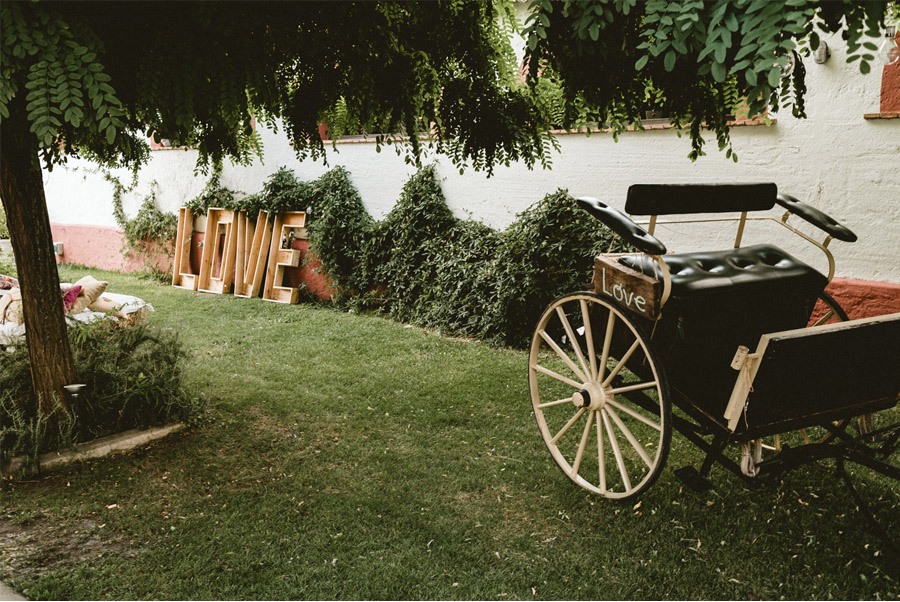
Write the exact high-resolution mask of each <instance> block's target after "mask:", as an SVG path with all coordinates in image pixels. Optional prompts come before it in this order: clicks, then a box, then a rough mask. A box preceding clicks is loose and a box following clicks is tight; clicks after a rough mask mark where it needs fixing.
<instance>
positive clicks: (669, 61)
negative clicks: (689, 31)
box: [663, 50, 678, 71]
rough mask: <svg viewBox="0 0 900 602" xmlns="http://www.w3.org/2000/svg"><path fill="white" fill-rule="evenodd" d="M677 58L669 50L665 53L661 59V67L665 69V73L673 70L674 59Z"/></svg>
mask: <svg viewBox="0 0 900 602" xmlns="http://www.w3.org/2000/svg"><path fill="white" fill-rule="evenodd" d="M676 58H678V57H677V55H676V54H675V51H674V50H670V51H669V52H667V53H666V56H665V58H663V66H664V67H665V68H666V71H671V70H672V69H674V68H675V59H676Z"/></svg>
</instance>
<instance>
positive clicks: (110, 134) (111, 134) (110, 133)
mask: <svg viewBox="0 0 900 602" xmlns="http://www.w3.org/2000/svg"><path fill="white" fill-rule="evenodd" d="M115 141H116V128H114V127H113V126H109V127H108V128H106V142H107V143H109V144H112V143H113V142H115Z"/></svg>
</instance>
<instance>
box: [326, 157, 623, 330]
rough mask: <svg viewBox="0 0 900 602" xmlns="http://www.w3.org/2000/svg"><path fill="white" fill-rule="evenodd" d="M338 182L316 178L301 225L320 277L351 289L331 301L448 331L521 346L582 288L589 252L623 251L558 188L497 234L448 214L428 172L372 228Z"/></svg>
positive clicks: (413, 181)
mask: <svg viewBox="0 0 900 602" xmlns="http://www.w3.org/2000/svg"><path fill="white" fill-rule="evenodd" d="M335 171H336V170H335ZM330 173H334V172H330ZM341 178H342V179H341V180H340V186H339V187H338V186H333V187H329V186H328V185H326V184H325V179H324V178H323V179H322V180H320V181H319V185H320V187H321V188H323V189H329V188H330V189H331V193H330V194H325V193H321V194H320V195H319V196H318V204H317V205H316V207H317V210H316V213H315V215H314V217H313V219H312V223H311V231H312V232H317V234H316V236H315V237H312V240H311V246H312V248H313V250H314V251H315V252H316V253H318V254H319V255H320V256H321V257H322V262H323V271H324V272H325V273H326V274H327V275H328V276H329V277H330V278H331V279H332V281H333V282H335V283H338V289H339V290H340V284H342V283H345V282H352V283H353V286H352V291H350V294H347V293H346V291H344V292H342V294H340V295H338V296H337V300H338V301H341V302H348V301H349V302H350V303H351V304H352V303H360V304H364V305H368V306H376V307H380V308H381V309H382V310H384V311H386V312H388V313H389V314H390V315H391V316H392V317H393V318H395V319H397V320H401V321H404V322H411V323H415V324H419V325H422V326H428V327H432V328H438V329H440V330H442V331H443V332H446V333H448V334H455V335H463V336H474V337H479V338H484V339H487V340H490V341H491V342H494V343H497V344H501V345H510V346H516V347H522V346H525V345H527V344H528V340H529V337H530V335H531V330H532V328H533V327H534V324H535V322H536V321H537V319H538V317H539V316H540V312H541V311H542V310H543V308H544V307H545V306H546V305H547V304H548V303H550V301H552V300H553V299H554V298H555V297H557V296H559V295H561V294H564V293H566V292H570V291H573V290H579V289H583V288H584V287H585V286H587V285H588V283H589V282H590V279H591V274H592V270H593V257H594V256H595V255H596V254H597V253H598V252H600V251H601V250H606V249H608V248H610V247H611V246H612V247H613V248H614V249H620V250H621V249H623V247H622V245H621V243H620V242H619V241H618V239H616V238H614V236H613V234H612V233H611V232H610V231H609V230H607V229H606V228H604V227H603V226H602V225H600V224H599V222H597V221H596V220H595V219H593V218H592V217H590V216H589V215H588V214H587V213H585V212H584V211H582V210H581V209H579V208H578V206H577V205H576V204H575V202H574V200H573V199H572V198H571V197H570V196H569V195H568V194H567V193H566V192H565V191H562V190H560V191H557V192H555V193H553V194H549V195H547V196H546V197H545V198H544V199H543V200H541V201H540V202H538V203H536V204H535V205H534V206H532V207H531V208H529V209H528V210H527V211H525V212H523V213H522V214H521V215H520V216H518V218H517V219H516V221H515V222H514V223H513V224H512V225H511V226H510V227H509V228H508V229H506V230H504V231H502V232H498V231H496V230H494V229H492V228H489V227H487V226H485V225H484V224H481V223H478V222H474V221H470V220H461V219H458V218H456V217H455V216H454V215H453V214H452V213H451V211H450V209H449V208H448V207H447V203H446V200H445V198H444V195H443V193H442V192H441V189H440V185H439V184H438V182H437V179H436V177H435V172H434V167H433V166H429V167H425V168H423V169H421V170H420V171H419V172H418V173H416V174H415V175H414V176H413V177H412V178H410V180H409V181H408V182H407V183H406V185H405V186H404V187H403V192H402V193H401V195H400V199H399V200H398V201H397V204H396V205H395V206H394V208H393V209H392V210H391V212H390V213H388V215H387V216H386V217H385V219H384V220H382V221H381V222H378V223H373V221H372V219H371V217H369V216H368V214H367V213H366V212H365V209H364V208H363V206H362V203H361V201H359V200H358V194H357V193H356V192H355V190H354V189H353V188H352V186H350V184H349V180H348V179H347V178H346V175H345V173H344V172H343V171H342V172H341ZM323 223H327V224H328V225H327V227H326V226H324V225H323ZM321 249H327V252H322V251H321Z"/></svg>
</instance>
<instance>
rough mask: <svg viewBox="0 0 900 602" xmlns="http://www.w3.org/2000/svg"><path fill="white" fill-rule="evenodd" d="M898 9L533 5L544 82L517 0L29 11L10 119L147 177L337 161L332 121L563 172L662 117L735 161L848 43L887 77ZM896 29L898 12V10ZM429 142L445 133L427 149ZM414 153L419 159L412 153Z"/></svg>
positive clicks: (756, 2)
mask: <svg viewBox="0 0 900 602" xmlns="http://www.w3.org/2000/svg"><path fill="white" fill-rule="evenodd" d="M889 4H890V3H888V2H879V1H868V2H850V1H842V2H838V1H835V2H819V1H815V0H780V1H779V0H772V1H770V0H715V1H710V2H703V1H701V0H677V1H663V0H649V1H646V2H639V1H638V0H564V1H559V2H556V1H552V0H532V1H531V5H530V9H531V16H530V18H529V20H528V22H527V27H526V32H525V34H526V36H527V41H528V50H527V52H528V54H527V63H528V80H529V83H530V86H525V85H523V84H522V82H521V81H519V80H520V76H519V69H518V65H516V61H515V55H514V53H513V51H512V48H511V45H510V36H511V35H512V34H513V33H514V31H515V30H516V28H517V24H516V21H515V15H514V9H513V3H512V2H510V1H509V0H452V1H451V0H448V1H444V2H405V3H398V2H217V3H213V2H191V1H187V2H177V3H167V4H166V5H165V7H163V6H162V5H161V4H159V3H153V2H142V1H128V0H126V1H120V2H53V1H48V2H21V1H8V2H4V3H2V5H0V18H2V41H0V120H2V119H8V118H10V115H11V113H10V109H11V107H12V106H13V104H14V103H15V102H16V101H17V99H18V100H19V101H23V100H24V103H25V107H24V109H25V110H24V112H25V114H26V115H27V121H28V123H29V127H30V130H31V132H32V134H33V135H34V136H35V137H36V139H37V140H38V143H39V147H40V152H41V155H42V158H43V160H44V162H45V164H46V165H47V166H48V167H52V166H53V165H54V164H57V163H60V162H62V161H65V159H66V158H67V157H68V156H78V155H82V156H86V157H88V158H91V159H94V160H97V161H99V162H100V163H102V164H106V165H132V166H133V165H138V164H140V163H142V162H143V161H144V160H146V158H147V156H148V146H147V144H146V139H147V136H148V135H150V134H153V135H155V136H157V137H164V138H168V139H170V140H173V141H175V142H176V143H177V144H182V145H189V146H191V147H193V148H196V149H197V150H198V151H199V154H200V159H199V163H200V164H201V165H206V164H208V163H209V162H210V161H212V162H213V163H217V162H218V161H219V160H220V159H221V158H222V157H224V156H230V157H233V158H235V159H237V160H238V161H248V160H249V159H251V158H252V157H253V156H254V155H255V154H258V153H259V151H260V147H259V138H258V136H257V135H256V133H255V129H254V119H255V120H256V121H258V122H262V123H264V124H266V125H269V126H273V127H276V126H278V127H283V128H284V129H285V130H286V133H287V135H288V136H289V137H290V139H291V140H292V142H293V144H294V146H295V149H296V151H297V153H298V155H299V156H300V157H301V158H303V157H307V156H312V157H313V158H318V157H322V156H323V152H324V147H323V144H322V141H321V140H320V139H319V136H318V129H317V126H318V123H319V122H320V120H321V119H322V118H323V117H325V116H331V117H332V118H335V119H336V121H338V122H340V123H336V126H338V127H337V128H336V129H337V130H341V129H346V128H351V129H365V128H364V127H362V125H361V124H377V129H379V130H381V131H382V132H400V133H405V135H404V136H400V135H397V134H379V135H377V136H376V142H377V143H378V145H379V148H380V146H381V144H383V143H393V142H401V141H403V142H405V144H406V148H407V150H408V153H407V160H409V161H415V162H418V161H419V158H420V156H421V154H422V152H423V150H424V149H425V148H430V149H431V150H434V151H439V152H443V153H446V154H447V155H448V156H449V157H451V159H452V160H453V161H454V163H455V164H456V165H458V166H460V167H462V166H465V165H469V166H472V167H474V168H476V169H486V170H488V171H489V170H490V169H491V168H492V167H493V166H494V165H498V164H501V165H502V164H509V163H510V162H511V161H517V160H521V161H524V162H525V163H526V164H527V165H528V166H533V165H534V164H535V163H541V164H543V165H547V164H548V156H549V153H550V151H551V149H552V148H553V147H554V143H553V141H552V138H550V136H549V134H548V131H549V130H550V129H551V128H554V127H558V126H560V125H564V126H566V127H570V126H575V125H580V124H581V125H583V124H585V123H587V122H599V123H600V124H601V125H603V126H604V127H608V128H610V129H611V130H612V132H613V135H616V134H618V133H619V132H621V131H623V130H624V129H625V127H626V126H628V125H630V124H632V123H637V124H640V121H641V119H642V118H643V117H644V116H645V115H646V114H647V111H648V110H653V111H662V112H664V114H666V115H668V116H669V117H670V119H671V121H672V122H673V123H674V124H676V125H678V126H683V125H684V126H689V127H690V130H689V131H690V138H691V140H692V150H691V153H690V156H691V157H692V158H696V157H698V156H700V155H701V154H703V150H702V149H703V144H704V140H703V138H702V131H703V129H704V128H709V129H711V130H713V131H714V133H715V135H716V138H717V141H718V145H719V147H720V149H726V152H727V153H729V154H730V153H731V149H730V142H729V138H728V128H729V126H728V118H729V116H730V115H732V114H733V113H735V111H737V110H738V109H739V107H740V106H741V104H742V103H744V102H746V104H747V110H748V111H749V116H751V117H752V116H755V115H761V114H763V113H764V112H765V111H766V110H767V109H768V108H777V107H779V106H780V105H785V106H790V107H791V109H792V111H793V113H794V114H795V115H797V116H800V117H802V116H804V109H803V98H804V95H805V92H806V85H805V78H804V75H805V74H804V70H803V65H802V62H801V61H800V60H799V58H800V56H801V55H804V54H807V53H808V52H809V51H810V50H811V49H814V48H816V47H817V45H818V44H819V38H820V32H833V31H838V30H841V31H842V35H843V37H844V38H845V39H846V40H847V42H848V46H849V53H850V54H849V57H848V60H850V61H858V62H859V66H860V70H861V71H862V72H864V73H865V72H868V71H869V70H871V66H872V63H873V60H874V56H875V47H874V44H873V42H872V41H871V40H869V39H868V38H867V37H866V36H875V35H878V34H880V32H881V26H882V23H883V20H884V18H885V13H886V11H887V10H888V7H889ZM892 10H894V11H895V12H896V9H895V8H894V9H892ZM422 132H427V135H424V136H420V135H419V134H421V133H422ZM398 148H399V147H398Z"/></svg>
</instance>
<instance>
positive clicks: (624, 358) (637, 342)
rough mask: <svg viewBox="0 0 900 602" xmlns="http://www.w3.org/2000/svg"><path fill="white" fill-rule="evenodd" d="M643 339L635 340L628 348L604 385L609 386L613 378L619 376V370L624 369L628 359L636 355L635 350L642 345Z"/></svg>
mask: <svg viewBox="0 0 900 602" xmlns="http://www.w3.org/2000/svg"><path fill="white" fill-rule="evenodd" d="M640 345H641V341H640V339H637V340H635V342H634V343H633V344H632V345H631V347H629V348H628V351H626V352H625V354H624V355H623V356H622V359H620V360H619V363H618V364H616V367H615V368H613V369H612V371H611V372H610V373H609V376H607V377H606V379H605V380H604V381H603V386H604V387H608V386H609V384H610V383H611V382H612V381H613V379H614V378H615V377H616V376H618V374H619V372H621V371H622V368H624V367H625V364H627V363H628V360H630V359H631V356H632V355H634V352H635V351H637V349H638V347H640Z"/></svg>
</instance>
